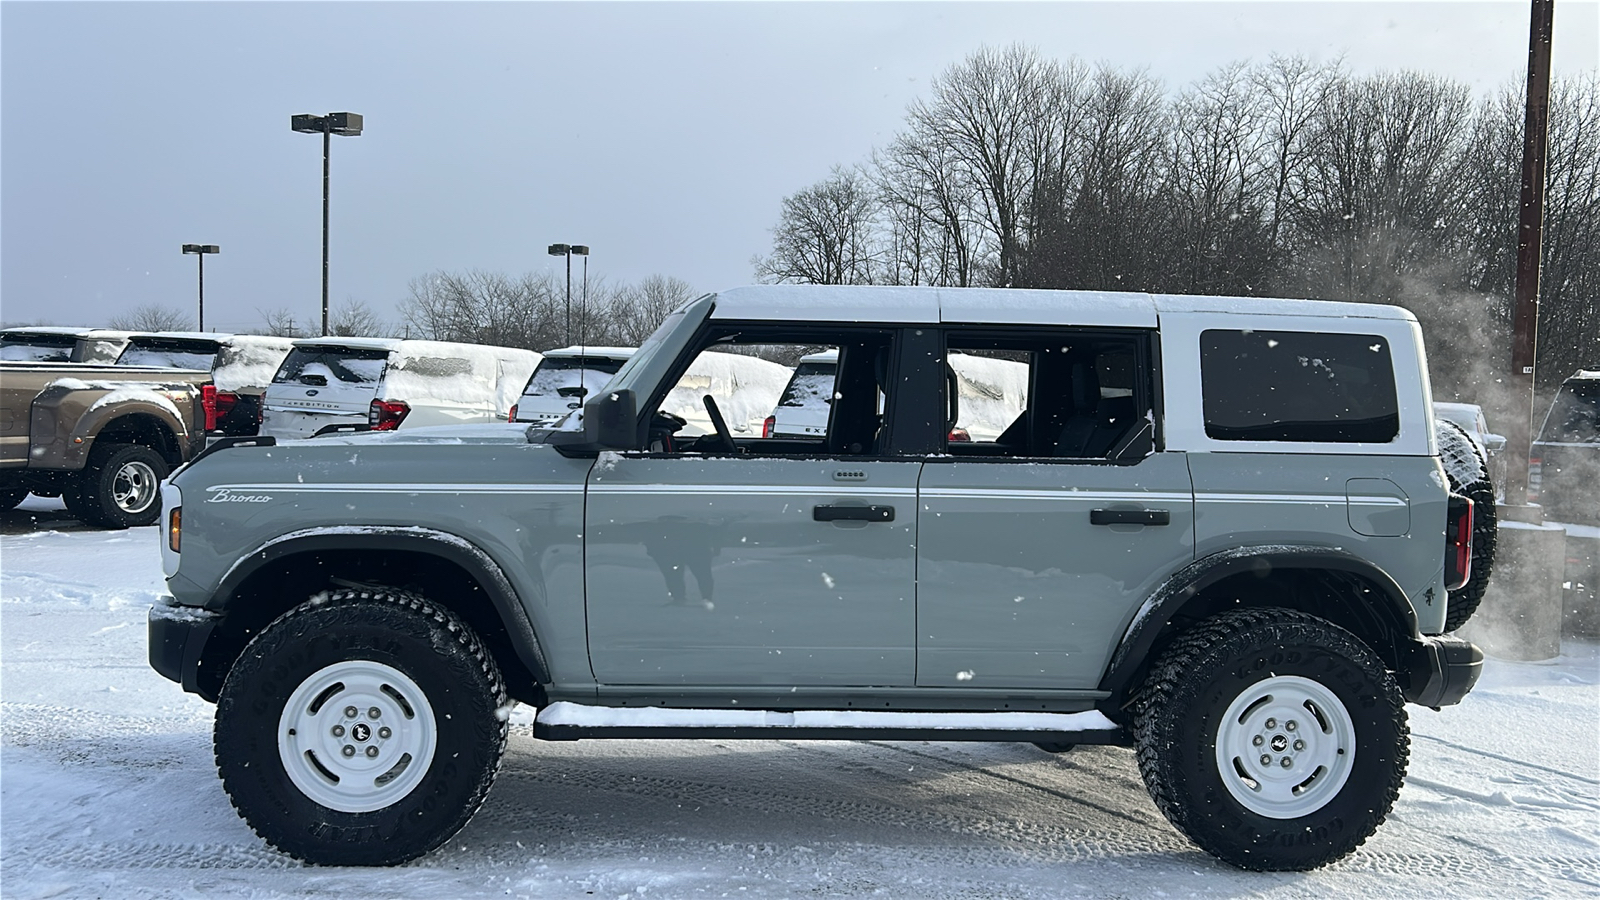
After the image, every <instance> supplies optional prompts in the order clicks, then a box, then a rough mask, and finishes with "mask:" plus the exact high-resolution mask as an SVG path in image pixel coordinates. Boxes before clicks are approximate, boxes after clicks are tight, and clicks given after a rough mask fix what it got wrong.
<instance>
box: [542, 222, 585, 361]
mask: <svg viewBox="0 0 1600 900" xmlns="http://www.w3.org/2000/svg"><path fill="white" fill-rule="evenodd" d="M549 253H550V255H551V256H565V257H566V258H567V338H566V341H567V346H569V347H570V346H572V255H573V254H574V253H576V254H577V255H579V256H581V257H583V296H584V300H585V302H587V301H588V298H589V248H588V247H586V246H584V245H583V244H551V245H550V249H549Z"/></svg>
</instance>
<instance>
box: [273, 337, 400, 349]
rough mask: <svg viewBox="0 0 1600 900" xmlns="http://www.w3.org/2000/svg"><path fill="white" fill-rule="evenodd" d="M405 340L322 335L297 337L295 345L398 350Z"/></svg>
mask: <svg viewBox="0 0 1600 900" xmlns="http://www.w3.org/2000/svg"><path fill="white" fill-rule="evenodd" d="M403 343H405V341H403V340H401V339H400V338H370V337H334V336H332V335H326V336H324V337H313V338H297V339H296V340H295V342H294V345H295V346H296V347H350V348H351V349H354V350H398V349H400V345H401V344H403Z"/></svg>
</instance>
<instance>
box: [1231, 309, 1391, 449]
mask: <svg viewBox="0 0 1600 900" xmlns="http://www.w3.org/2000/svg"><path fill="white" fill-rule="evenodd" d="M1200 391H1201V397H1202V400H1203V404H1204V407H1205V422H1206V435H1207V436H1208V437H1211V438H1214V439H1216V440H1219V441H1303V442H1312V441H1316V442H1333V443H1371V444H1382V443H1387V442H1389V441H1392V440H1394V439H1395V437H1396V436H1398V435H1399V433H1400V413H1399V401H1398V400H1397V399H1396V394H1395V383H1394V363H1393V361H1392V359H1391V358H1390V354H1389V342H1388V341H1387V340H1385V339H1384V338H1382V337H1380V336H1379V335H1375V334H1322V333H1319V332H1306V331H1226V330H1211V331H1205V332H1202V333H1201V335H1200Z"/></svg>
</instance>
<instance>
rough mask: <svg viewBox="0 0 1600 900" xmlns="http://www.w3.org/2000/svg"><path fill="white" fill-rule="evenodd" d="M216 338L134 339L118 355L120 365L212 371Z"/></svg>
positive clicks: (215, 352)
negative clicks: (201, 339) (194, 339)
mask: <svg viewBox="0 0 1600 900" xmlns="http://www.w3.org/2000/svg"><path fill="white" fill-rule="evenodd" d="M217 346H218V345H217V342H216V341H190V340H182V339H176V338H134V339H133V340H131V341H129V342H128V347H127V349H125V350H123V351H122V355H121V356H119V357H117V365H119V366H162V367H165V368H168V369H193V370H195V371H198V372H209V371H211V363H212V362H213V361H214V360H215V359H216V358H217Z"/></svg>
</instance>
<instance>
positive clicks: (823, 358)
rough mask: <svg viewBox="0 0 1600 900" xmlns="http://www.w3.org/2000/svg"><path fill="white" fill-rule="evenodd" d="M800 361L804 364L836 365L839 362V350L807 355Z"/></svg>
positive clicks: (820, 351) (821, 351)
mask: <svg viewBox="0 0 1600 900" xmlns="http://www.w3.org/2000/svg"><path fill="white" fill-rule="evenodd" d="M800 361H801V362H803V363H823V362H831V363H836V362H838V361H839V350H838V349H837V348H835V349H833V350H819V351H817V352H816V353H807V354H806V355H805V356H802V357H800Z"/></svg>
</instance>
